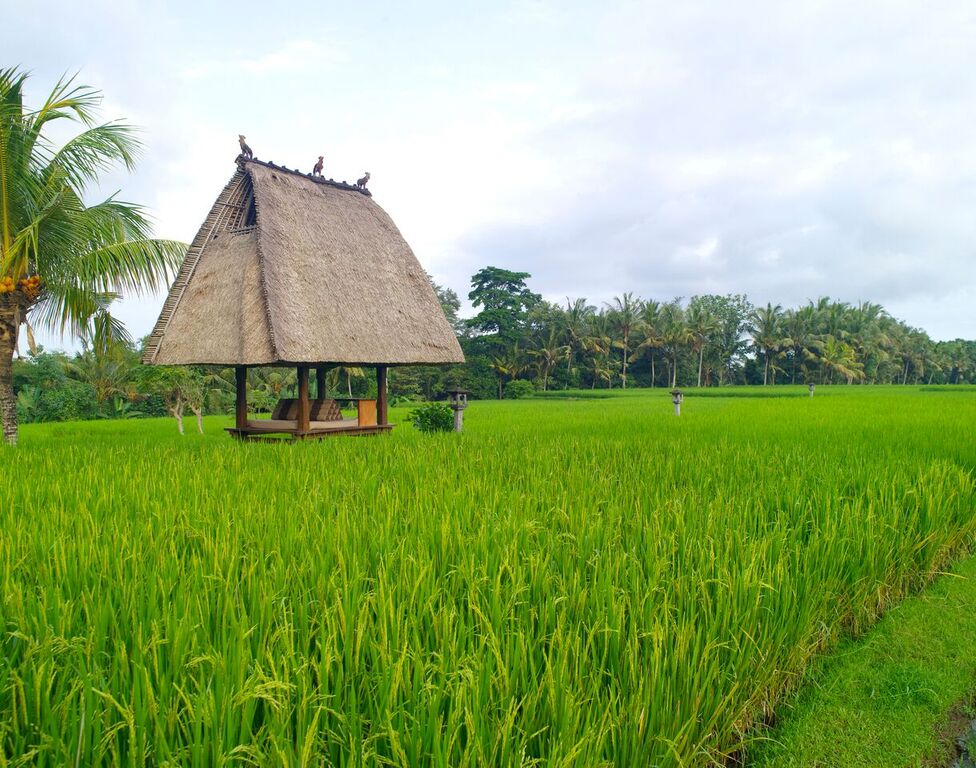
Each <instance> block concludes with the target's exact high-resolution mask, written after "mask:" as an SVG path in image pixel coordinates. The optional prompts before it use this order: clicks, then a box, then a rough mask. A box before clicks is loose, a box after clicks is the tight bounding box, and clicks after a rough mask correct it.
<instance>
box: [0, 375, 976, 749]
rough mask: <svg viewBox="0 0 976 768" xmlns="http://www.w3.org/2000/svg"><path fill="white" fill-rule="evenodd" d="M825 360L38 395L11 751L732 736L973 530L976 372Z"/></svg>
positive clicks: (22, 532) (19, 519) (7, 456)
mask: <svg viewBox="0 0 976 768" xmlns="http://www.w3.org/2000/svg"><path fill="white" fill-rule="evenodd" d="M822 390H823V392H821V388H818V390H817V395H816V397H814V398H813V399H809V398H806V399H801V398H773V399H767V398H756V399H749V398H735V399H724V398H700V399H697V398H694V397H689V398H688V399H687V400H686V401H685V405H684V409H683V413H682V416H681V417H680V418H676V417H674V416H673V415H672V408H671V402H670V398H669V397H668V396H667V393H666V392H664V391H657V392H653V393H650V392H648V391H646V390H643V391H637V390H634V391H631V390H627V391H626V392H624V393H621V395H622V396H619V397H618V396H614V397H606V398H604V399H601V400H589V401H588V400H580V401H569V400H557V399H553V400H545V401H543V400H533V401H528V402H523V403H519V404H513V403H508V402H495V401H487V402H475V403H472V404H471V406H470V408H469V409H468V411H467V413H466V419H465V421H466V424H465V433H464V436H463V437H464V439H463V440H430V439H426V438H425V436H424V435H423V434H422V433H420V432H419V431H417V430H414V429H409V428H403V427H402V426H401V427H400V428H398V429H395V430H394V431H393V433H392V434H391V435H389V436H385V437H382V438H376V439H369V440H351V439H330V440H328V441H322V442H319V443H297V444H294V445H275V446H262V445H240V444H237V443H235V442H233V441H231V440H230V439H229V438H228V437H227V436H226V435H225V434H224V433H223V428H224V427H226V426H229V424H230V419H229V418H227V417H209V418H208V419H207V420H205V425H206V434H205V435H203V436H198V435H196V434H188V435H187V436H186V437H185V438H180V437H179V435H177V434H176V432H175V430H174V429H173V425H172V421H171V420H168V419H167V420H155V419H140V420H138V421H134V422H126V421H119V420H117V421H105V422H86V423H83V424H55V425H48V424H39V425H27V426H25V428H24V430H23V436H22V438H23V439H22V443H21V447H20V449H17V450H13V449H0V454H2V460H3V462H4V467H5V469H6V471H7V472H8V474H9V475H10V476H11V477H13V478H24V479H31V480H30V481H24V482H21V481H17V482H9V483H5V484H3V485H2V486H0V584H2V585H3V600H2V603H0V605H2V609H0V610H2V615H3V632H2V633H0V679H2V684H0V724H2V725H0V755H2V757H3V759H5V760H6V761H7V762H10V763H15V762H16V759H17V758H19V757H21V756H24V755H31V757H30V759H29V761H28V762H30V763H32V764H38V765H86V766H98V765H164V764H169V765H182V764H198V765H218V764H226V763H229V762H233V761H234V760H240V759H241V757H242V756H244V755H246V756H247V760H248V761H249V762H250V763H252V764H255V765H270V764H287V765H300V764H306V765H353V764H358V765H375V764H397V765H427V764H440V765H479V764H484V765H513V764H518V765H524V764H535V765H566V766H569V765H586V766H590V765H602V766H607V765H620V766H633V765H658V766H662V767H667V766H678V765H704V764H711V763H712V762H715V763H721V761H722V760H723V759H724V756H727V755H728V754H730V753H731V752H732V751H733V750H736V749H737V748H739V747H740V746H741V745H742V740H743V738H744V737H745V738H749V730H748V729H749V726H750V725H751V724H754V723H755V722H756V721H757V720H758V719H763V718H765V717H766V716H768V715H769V713H770V712H781V709H780V708H779V707H778V704H780V703H781V702H782V701H783V697H784V695H786V694H787V693H788V692H789V691H790V690H791V689H792V688H793V687H795V686H796V685H797V681H799V680H800V679H802V676H803V674H804V673H805V672H806V671H807V670H808V669H809V667H810V664H811V661H812V660H813V659H814V658H815V657H816V656H817V654H819V653H820V652H822V651H823V650H824V649H829V648H831V647H836V644H837V642H838V641H839V640H841V639H842V638H843V637H845V636H847V635H849V634H851V633H859V632H862V631H864V630H865V629H867V628H868V627H869V626H870V625H872V624H873V623H874V622H875V620H876V619H877V618H878V616H880V615H881V614H884V613H889V614H891V615H895V614H896V613H897V612H892V611H891V609H892V608H893V606H894V605H896V604H897V603H898V602H899V601H900V600H901V599H902V598H903V597H904V596H905V595H906V594H908V593H910V592H911V591H913V590H916V589H918V588H919V587H921V586H922V585H924V584H926V583H927V581H928V579H929V577H930V575H931V574H932V573H934V572H936V571H940V570H944V569H945V568H946V567H947V566H948V564H949V562H950V561H951V560H952V559H953V558H955V557H956V556H957V555H958V554H959V553H960V552H962V551H963V550H964V549H966V548H967V547H969V546H970V545H971V544H972V542H973V535H974V527H976V518H974V506H976V498H974V492H976V491H974V481H973V476H972V470H973V467H974V466H976V445H974V443H973V441H972V440H971V434H970V433H971V425H972V424H973V423H974V421H976V399H973V398H967V397H964V396H956V397H953V398H947V397H940V396H938V395H934V394H930V393H918V392H917V391H916V390H915V389H914V388H912V387H897V388H896V387H888V388H872V387H846V386H845V387H839V386H834V387H823V388H822ZM950 400H951V401H952V402H951V403H950V402H949V401H950ZM391 415H392V419H393V421H394V422H396V421H402V420H404V419H405V418H407V413H406V412H404V411H394V412H393V413H392V414H391ZM190 432H192V430H190ZM242 489H244V490H246V491H247V493H246V497H247V503H241V499H242ZM296 500H300V502H296ZM229 509H232V510H233V514H228V510H229ZM364 521H367V522H364ZM957 581H958V580H957ZM940 605H942V604H941V603H940ZM943 615H944V616H945V618H946V621H948V622H950V623H951V622H955V621H957V620H958V617H957V616H956V615H955V614H954V612H952V611H944V612H943ZM939 636H940V634H939V633H933V635H932V637H933V638H936V639H937V638H938V637H939ZM970 645H971V643H970ZM924 679H927V678H925V676H920V677H919V680H924ZM679 703H680V706H679ZM923 703H924V702H923Z"/></svg>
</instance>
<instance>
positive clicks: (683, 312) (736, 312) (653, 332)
mask: <svg viewBox="0 0 976 768" xmlns="http://www.w3.org/2000/svg"><path fill="white" fill-rule="evenodd" d="M530 278H531V276H530V275H529V274H528V273H525V272H512V271H509V270H505V269H500V268H497V267H486V268H484V269H482V270H480V271H479V272H478V273H477V274H475V275H474V276H473V277H472V279H471V291H470V293H469V294H468V298H469V300H470V301H471V304H472V306H473V307H474V309H475V310H476V311H477V314H475V315H474V316H473V317H471V318H469V319H463V318H460V317H459V316H458V313H459V311H460V308H461V302H460V300H459V298H458V295H457V294H456V293H455V292H454V291H453V290H451V289H450V288H444V287H442V286H439V285H437V284H436V283H435V284H434V289H435V291H436V293H437V295H438V298H439V299H440V302H441V306H442V307H443V308H444V313H445V315H446V316H447V318H448V320H449V321H450V323H451V324H452V326H453V327H454V328H455V330H456V331H457V334H458V338H459V339H460V341H461V346H462V348H463V349H464V353H465V356H466V358H467V362H466V363H465V364H464V365H457V366H449V367H444V368H437V367H423V366H418V367H411V368H396V369H394V370H393V371H392V372H391V375H390V379H389V386H390V395H391V397H392V398H394V399H395V400H422V399H429V400H433V399H440V398H442V397H443V396H444V394H445V392H446V390H447V389H448V388H450V387H457V386H460V387H464V388H466V389H469V390H470V391H471V392H472V396H473V397H477V398H494V397H516V398H517V397H525V396H528V395H532V394H536V393H541V392H549V391H558V390H565V389H580V388H585V389H596V388H616V387H624V388H626V387H673V386H684V387H691V386H702V387H714V386H728V385H736V384H766V385H777V384H800V383H809V382H814V383H817V384H858V383H866V384H960V383H964V382H972V381H973V380H974V379H976V342H974V341H964V340H961V339H957V340H955V341H933V340H932V339H930V338H929V336H928V334H926V332H925V331H924V330H921V329H918V328H912V327H910V326H908V325H906V324H905V323H903V322H902V321H900V320H897V319H895V318H893V317H891V316H890V315H889V314H888V313H887V312H886V311H885V310H884V307H882V306H880V305H878V304H872V303H870V302H862V303H860V304H857V305H851V304H847V303H844V302H839V301H833V300H831V299H829V298H827V297H823V298H820V299H818V300H817V301H811V302H809V303H808V304H806V305H804V306H801V307H794V308H785V309H784V308H783V307H782V306H780V305H778V304H776V305H772V304H767V305H766V306H760V307H754V306H753V305H752V304H751V303H750V302H749V300H748V298H747V297H746V296H743V295H727V296H716V295H701V296H692V297H691V298H690V299H687V300H683V299H680V298H675V299H671V300H669V301H659V300H655V299H643V298H640V297H638V296H636V295H635V294H633V293H623V294H621V295H620V296H617V297H616V298H614V300H613V301H612V302H610V303H608V304H605V305H604V306H600V307H598V306H593V305H590V304H588V303H587V301H586V300H585V299H567V300H566V303H565V304H564V305H557V304H553V303H550V302H547V301H543V299H542V297H541V296H540V295H539V294H537V293H534V292H533V291H532V290H531V289H530V287H529V285H528V281H529V279H530ZM140 353H141V344H132V343H129V342H126V341H113V342H111V343H99V344H95V343H93V342H90V341H89V342H86V343H84V344H83V347H82V351H81V352H79V353H77V354H75V355H67V354H65V353H63V352H47V351H44V350H43V349H37V350H35V352H34V353H28V354H25V355H24V356H22V357H18V358H17V359H16V360H15V361H14V388H15V391H16V393H17V412H18V417H19V418H20V420H21V421H22V422H32V421H66V420H73V419H93V418H133V417H138V416H162V415H166V414H172V415H175V416H176V417H177V418H178V419H179V420H180V422H181V428H182V418H183V415H184V414H188V415H196V416H197V417H198V418H199V417H201V416H202V415H203V414H206V413H228V412H230V411H231V410H232V408H233V398H234V387H233V381H234V376H233V370H232V369H230V368H227V369H220V368H208V367H203V366H201V367H189V368H187V367H181V368H167V367H156V366H154V367H149V366H144V365H142V364H141V363H140V362H139V357H140ZM249 376H250V388H249V394H248V397H249V400H250V407H251V409H253V410H255V411H270V410H271V409H272V408H273V407H274V404H275V402H277V400H278V398H279V397H282V396H288V395H289V394H292V393H293V392H294V390H295V372H294V370H291V369H286V368H281V369H276V368H263V369H254V370H252V371H251V372H250V374H249ZM329 387H330V391H332V392H336V393H342V394H348V395H351V396H364V395H368V394H370V393H371V392H372V393H375V391H376V384H375V380H374V379H373V377H372V374H371V372H369V373H368V372H367V371H365V370H363V369H359V368H347V367H337V368H334V369H333V370H332V371H331V372H330V374H329Z"/></svg>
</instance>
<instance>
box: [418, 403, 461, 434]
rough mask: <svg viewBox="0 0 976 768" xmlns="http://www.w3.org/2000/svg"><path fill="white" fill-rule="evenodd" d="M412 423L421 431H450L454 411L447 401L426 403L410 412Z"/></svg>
mask: <svg viewBox="0 0 976 768" xmlns="http://www.w3.org/2000/svg"><path fill="white" fill-rule="evenodd" d="M410 423H411V424H413V425H414V427H416V428H417V429H419V430H420V431H421V432H428V433H429V432H450V431H451V430H452V429H454V412H453V411H452V410H451V407H450V406H449V405H448V404H447V403H424V404H423V405H421V406H419V407H417V408H414V409H413V410H412V411H411V412H410Z"/></svg>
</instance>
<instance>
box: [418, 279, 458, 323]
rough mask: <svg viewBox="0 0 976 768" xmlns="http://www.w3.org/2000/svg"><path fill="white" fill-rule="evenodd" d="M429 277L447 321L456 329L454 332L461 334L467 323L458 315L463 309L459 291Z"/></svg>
mask: <svg viewBox="0 0 976 768" xmlns="http://www.w3.org/2000/svg"><path fill="white" fill-rule="evenodd" d="M427 279H428V280H429V281H430V285H431V287H432V288H433V289H434V293H435V294H436V296H437V301H438V302H440V305H441V309H442V310H443V311H444V317H445V318H447V322H448V323H449V324H450V326H451V328H453V329H454V332H455V333H456V334H458V335H460V334H461V333H462V332H463V331H464V327H465V323H464V321H463V320H461V319H460V318H459V317H458V312H460V311H461V300H460V299H459V298H458V295H457V293H455V292H454V290H453V289H452V288H445V287H444V286H441V285H438V284H437V283H435V282H434V278H433V277H431V276H430V275H427Z"/></svg>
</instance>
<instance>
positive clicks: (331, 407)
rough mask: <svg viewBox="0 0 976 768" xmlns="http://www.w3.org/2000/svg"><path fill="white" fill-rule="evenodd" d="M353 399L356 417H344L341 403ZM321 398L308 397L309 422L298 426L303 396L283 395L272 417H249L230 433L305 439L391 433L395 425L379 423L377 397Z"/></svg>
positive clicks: (249, 437) (241, 436)
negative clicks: (287, 396)
mask: <svg viewBox="0 0 976 768" xmlns="http://www.w3.org/2000/svg"><path fill="white" fill-rule="evenodd" d="M338 400H341V401H343V402H354V403H355V404H356V411H357V415H356V418H350V419H347V418H344V417H343V415H342V411H341V410H340V408H339V402H338ZM338 400H337V399H335V398H320V399H315V400H309V401H308V405H309V411H308V422H307V426H306V427H305V428H304V429H299V404H300V398H282V399H281V400H279V401H278V404H277V405H276V406H275V409H274V411H273V412H272V413H271V418H269V419H246V420H245V424H244V426H243V427H242V426H235V427H231V428H229V429H227V432H228V433H229V434H230V435H232V436H233V437H236V438H237V439H239V440H282V439H284V440H305V439H308V438H317V437H330V436H332V435H340V434H341V435H376V434H379V433H382V432H389V431H390V430H391V429H393V425H392V424H379V423H377V412H376V400H371V399H367V398H356V397H346V398H339V399H338Z"/></svg>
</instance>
